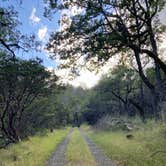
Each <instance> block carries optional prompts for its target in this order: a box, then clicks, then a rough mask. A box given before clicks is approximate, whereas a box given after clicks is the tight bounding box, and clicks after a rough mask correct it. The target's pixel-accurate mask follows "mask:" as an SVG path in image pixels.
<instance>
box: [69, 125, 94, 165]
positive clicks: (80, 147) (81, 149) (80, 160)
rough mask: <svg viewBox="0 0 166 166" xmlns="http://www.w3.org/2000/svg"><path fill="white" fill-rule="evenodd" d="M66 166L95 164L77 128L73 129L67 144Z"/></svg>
mask: <svg viewBox="0 0 166 166" xmlns="http://www.w3.org/2000/svg"><path fill="white" fill-rule="evenodd" d="M66 158H67V161H68V163H67V166H95V165H96V164H95V160H94V158H93V157H92V154H91V152H90V150H89V148H88V146H87V144H86V142H85V140H84V139H83V137H82V136H81V134H80V132H79V131H78V129H77V128H75V129H74V131H73V133H72V135H71V139H70V141H69V145H68V146H67V153H66Z"/></svg>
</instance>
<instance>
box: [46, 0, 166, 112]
mask: <svg viewBox="0 0 166 166" xmlns="http://www.w3.org/2000/svg"><path fill="white" fill-rule="evenodd" d="M51 2H52V1H51ZM52 3H53V2H52ZM164 5H165V0H152V1H151V0H142V1H140V0H112V1H107V0H95V1H91V0H87V1H72V0H69V1H65V2H63V3H57V4H56V1H55V3H53V6H54V8H56V9H57V8H59V9H71V8H72V6H76V7H77V8H81V9H82V12H80V13H77V14H76V15H74V16H72V17H71V18H70V19H71V21H70V22H71V23H70V25H69V26H68V27H67V28H66V29H65V31H60V32H57V33H54V34H52V36H51V39H50V42H49V43H48V46H47V48H48V50H51V52H53V53H54V56H55V57H56V56H60V58H61V59H64V60H66V59H67V64H68V65H71V64H74V65H75V64H76V63H77V60H78V59H79V58H80V57H84V63H88V62H89V61H92V60H93V62H94V63H95V64H96V63H97V64H98V65H101V64H103V63H105V62H107V61H108V60H109V59H110V57H111V56H113V55H114V54H117V53H125V56H131V55H134V58H135V60H136V62H137V66H138V72H139V76H140V77H141V79H142V81H143V82H144V84H145V85H146V86H147V87H148V88H149V90H150V91H151V94H152V97H153V103H154V104H153V110H155V111H156V112H157V110H158V108H157V106H158V103H159V101H161V100H163V94H161V93H162V91H163V78H162V77H161V71H162V72H163V73H164V80H165V77H166V64H165V63H164V62H163V61H162V59H161V58H159V55H158V48H157V38H159V35H158V34H161V33H162V30H163V26H162V25H161V24H160V23H159V20H158V18H157V15H158V13H159V12H160V11H161V10H162V8H163V7H164ZM77 40H78V41H80V40H81V41H80V42H78V43H76V44H74V45H73V46H72V47H71V46H70V47H69V48H68V47H59V45H63V43H65V45H67V44H69V43H71V42H74V41H77ZM143 54H145V55H146V56H148V57H150V58H151V59H152V60H153V62H154V64H155V71H156V83H155V84H153V83H151V82H150V80H149V79H148V78H147V76H146V74H145V72H144V69H143V65H142V61H141V60H142V59H141V57H142V55H143ZM95 57H96V58H97V61H94V59H95V60H96V58H95ZM88 64H89V63H88ZM68 65H65V67H66V66H67V67H68Z"/></svg>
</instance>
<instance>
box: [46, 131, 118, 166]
mask: <svg viewBox="0 0 166 166" xmlns="http://www.w3.org/2000/svg"><path fill="white" fill-rule="evenodd" d="M71 134H72V130H70V132H69V133H68V135H67V137H66V138H65V140H64V141H62V142H61V143H60V144H59V145H58V147H57V149H56V151H55V152H54V153H53V155H52V157H51V158H50V160H49V161H48V162H47V164H46V166H66V163H67V161H66V159H65V153H66V150H67V145H68V143H69V140H70V137H71ZM80 134H81V135H82V137H83V138H84V139H85V141H86V143H87V145H88V147H89V149H90V151H91V153H92V155H93V157H94V159H95V160H96V163H97V165H96V166H115V164H114V163H113V162H112V161H111V159H110V158H108V157H107V156H106V155H105V154H104V152H103V151H102V150H101V148H99V147H98V146H97V145H96V144H95V143H94V142H93V141H92V140H91V139H90V138H89V137H88V136H87V135H86V134H85V133H84V132H83V131H80Z"/></svg>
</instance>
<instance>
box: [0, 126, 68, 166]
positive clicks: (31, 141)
mask: <svg viewBox="0 0 166 166" xmlns="http://www.w3.org/2000/svg"><path fill="white" fill-rule="evenodd" d="M68 131H69V128H68V129H59V130H55V131H54V132H53V133H50V132H48V133H47V134H45V135H36V136H33V137H29V138H28V139H27V140H24V141H22V142H20V143H18V144H13V145H11V146H9V147H8V148H7V149H0V163H1V164H0V165H3V166H43V165H44V164H45V163H46V161H47V160H48V159H49V157H50V156H51V154H52V152H53V151H54V150H55V148H56V146H57V145H58V144H59V143H60V142H61V141H62V140H63V139H64V138H65V137H66V135H67V133H68Z"/></svg>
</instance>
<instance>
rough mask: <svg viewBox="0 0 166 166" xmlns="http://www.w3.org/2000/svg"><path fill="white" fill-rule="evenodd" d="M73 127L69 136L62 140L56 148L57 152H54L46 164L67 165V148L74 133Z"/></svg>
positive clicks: (54, 165) (51, 165)
mask: <svg viewBox="0 0 166 166" xmlns="http://www.w3.org/2000/svg"><path fill="white" fill-rule="evenodd" d="M72 131H73V130H72V129H71V130H70V131H69V133H68V135H67V137H66V138H65V139H64V141H62V142H61V143H60V144H59V145H58V147H57V148H56V150H55V152H54V153H53V154H52V157H51V158H50V159H49V161H48V162H47V164H46V166H65V164H66V158H65V157H66V156H65V153H66V149H67V145H68V142H69V140H70V136H71V134H72Z"/></svg>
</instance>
